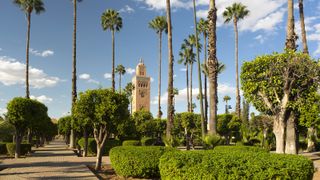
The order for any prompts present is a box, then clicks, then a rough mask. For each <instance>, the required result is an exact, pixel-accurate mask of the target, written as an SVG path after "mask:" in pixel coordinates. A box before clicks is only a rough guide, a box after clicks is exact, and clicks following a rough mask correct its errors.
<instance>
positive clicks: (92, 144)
mask: <svg viewBox="0 0 320 180" xmlns="http://www.w3.org/2000/svg"><path fill="white" fill-rule="evenodd" d="M78 145H79V146H80V147H81V149H84V138H81V139H79V140H78ZM116 146H121V141H119V140H116V139H107V140H106V143H105V146H104V148H103V155H105V156H109V152H110V149H111V148H113V147H116ZM88 154H90V155H96V154H97V143H96V140H95V139H94V138H88Z"/></svg>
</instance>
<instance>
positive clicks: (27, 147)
mask: <svg viewBox="0 0 320 180" xmlns="http://www.w3.org/2000/svg"><path fill="white" fill-rule="evenodd" d="M6 148H7V152H8V154H9V155H10V156H14V154H15V151H16V144H15V143H7V144H6ZM29 152H31V144H21V145H20V155H26V154H28V153H29Z"/></svg>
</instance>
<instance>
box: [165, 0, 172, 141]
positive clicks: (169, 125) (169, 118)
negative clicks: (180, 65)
mask: <svg viewBox="0 0 320 180" xmlns="http://www.w3.org/2000/svg"><path fill="white" fill-rule="evenodd" d="M166 9H167V23H168V59H169V62H168V76H169V77H168V103H167V104H168V105H167V128H166V137H167V138H168V139H170V138H171V133H172V127H173V116H174V107H173V104H172V103H173V97H174V94H173V52H172V27H171V3H170V0H166Z"/></svg>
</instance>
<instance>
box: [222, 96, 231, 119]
mask: <svg viewBox="0 0 320 180" xmlns="http://www.w3.org/2000/svg"><path fill="white" fill-rule="evenodd" d="M230 100H231V97H230V96H228V95H226V96H224V97H223V101H224V102H226V114H228V109H229V106H228V101H230Z"/></svg>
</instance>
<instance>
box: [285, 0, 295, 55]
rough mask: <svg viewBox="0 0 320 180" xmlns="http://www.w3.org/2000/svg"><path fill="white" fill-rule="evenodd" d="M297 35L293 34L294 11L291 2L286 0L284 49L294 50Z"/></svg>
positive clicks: (291, 0)
mask: <svg viewBox="0 0 320 180" xmlns="http://www.w3.org/2000/svg"><path fill="white" fill-rule="evenodd" d="M296 40H297V35H296V34H295V32H294V11H293V0H288V22H287V37H286V46H285V48H286V49H291V50H296Z"/></svg>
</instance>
